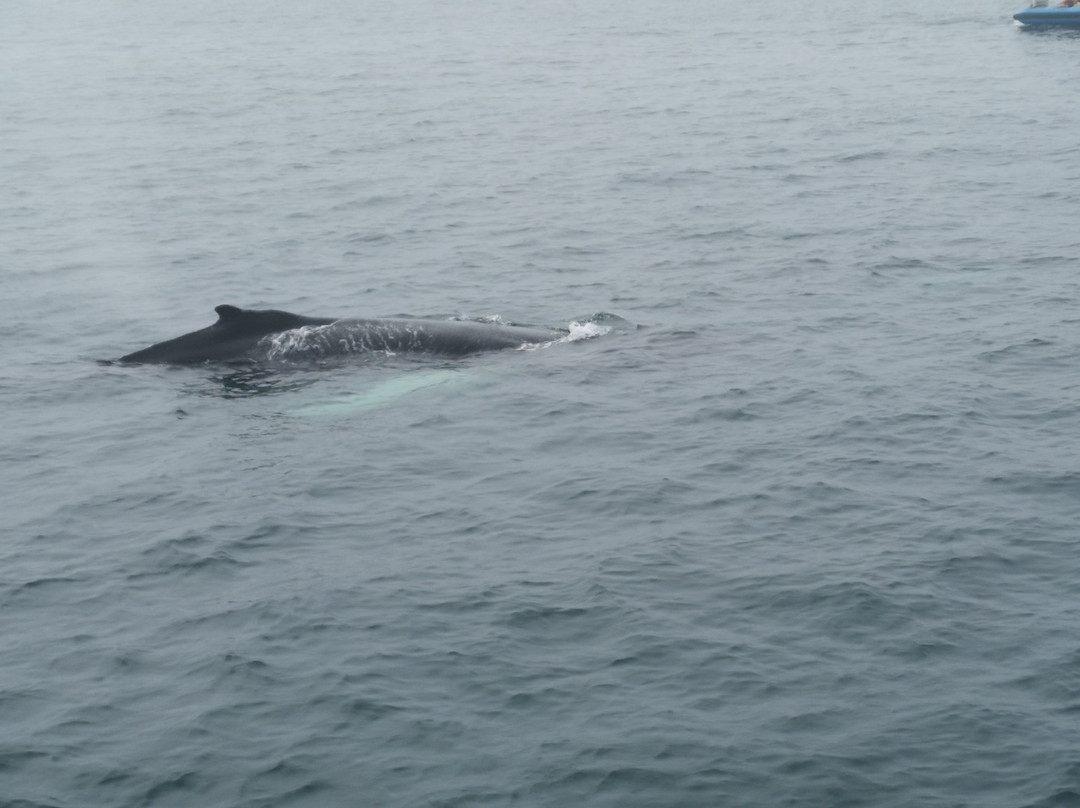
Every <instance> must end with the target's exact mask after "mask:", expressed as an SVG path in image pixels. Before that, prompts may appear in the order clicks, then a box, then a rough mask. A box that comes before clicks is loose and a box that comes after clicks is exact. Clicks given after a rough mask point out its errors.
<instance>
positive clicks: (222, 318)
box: [214, 303, 244, 323]
mask: <svg viewBox="0 0 1080 808" xmlns="http://www.w3.org/2000/svg"><path fill="white" fill-rule="evenodd" d="M214 311H216V312H217V316H218V322H219V323H228V322H230V321H232V320H236V319H237V318H239V317H240V315H241V314H243V313H244V310H243V309H239V308H237V307H236V306H230V305H229V304H228V303H226V304H224V305H221V306H216V307H215V308H214Z"/></svg>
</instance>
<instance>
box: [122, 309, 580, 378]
mask: <svg viewBox="0 0 1080 808" xmlns="http://www.w3.org/2000/svg"><path fill="white" fill-rule="evenodd" d="M214 311H216V312H217V315H218V321H217V322H216V323H214V324H213V325H211V326H207V327H206V328H202V329H200V330H198V331H192V332H191V333H190V334H183V335H182V336H179V337H175V338H174V339H170V340H166V341H165V342H159V343H157V344H156V345H151V346H150V347H149V348H144V349H143V350H141V351H135V352H134V353H129V354H128V355H127V356H122V357H120V360H119V361H121V362H132V363H147V364H151V363H154V364H163V363H167V364H178V365H197V364H202V363H203V362H231V361H239V360H250V359H256V358H258V351H257V348H258V347H259V344H260V342H261V341H262V340H263V339H265V338H266V337H271V336H274V335H276V334H282V333H284V332H286V331H292V330H293V329H296V328H302V327H303V326H329V325H334V326H335V329H336V328H337V327H338V326H340V328H341V331H342V333H341V335H340V336H341V338H340V339H338V338H337V337H336V336H335V339H334V340H324V341H323V342H324V346H323V347H324V348H328V349H330V351H332V350H333V348H334V346H335V345H340V346H341V350H342V351H343V352H346V353H350V352H357V351H388V352H391V353H413V352H422V353H430V354H436V355H440V356H466V355H468V354H472V353H478V352H480V351H493V350H500V349H504V348H518V347H520V346H521V345H523V344H527V343H540V342H550V341H551V340H553V339H557V338H558V337H559V336H561V335H560V334H559V333H558V332H555V331H547V330H544V329H540V328H524V327H521V326H509V325H495V324H489V323H477V322H469V321H457V320H350V319H338V318H334V317H304V316H302V315H300V314H292V313H291V312H287V311H277V310H275V309H263V310H256V309H241V308H237V307H236V306H229V305H223V306H218V307H217V308H215V309H214ZM325 352H328V351H326V350H324V351H322V353H325ZM264 353H265V352H264Z"/></svg>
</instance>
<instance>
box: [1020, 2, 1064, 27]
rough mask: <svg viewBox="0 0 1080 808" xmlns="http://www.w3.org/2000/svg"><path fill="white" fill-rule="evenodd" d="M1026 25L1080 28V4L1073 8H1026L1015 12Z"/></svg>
mask: <svg viewBox="0 0 1080 808" xmlns="http://www.w3.org/2000/svg"><path fill="white" fill-rule="evenodd" d="M1013 19H1014V20H1016V21H1017V22H1020V23H1023V24H1024V25H1033V26H1034V25H1065V26H1072V27H1075V28H1080V6H1073V7H1072V8H1025V9H1024V10H1023V11H1018V12H1016V13H1015V14H1013Z"/></svg>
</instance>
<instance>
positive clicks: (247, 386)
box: [190, 365, 317, 398]
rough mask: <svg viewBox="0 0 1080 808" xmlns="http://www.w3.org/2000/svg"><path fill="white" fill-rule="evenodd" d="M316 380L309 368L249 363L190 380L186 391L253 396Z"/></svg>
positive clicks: (301, 385)
mask: <svg viewBox="0 0 1080 808" xmlns="http://www.w3.org/2000/svg"><path fill="white" fill-rule="evenodd" d="M316 381H317V377H316V376H315V375H314V373H312V372H311V371H310V370H303V369H297V368H268V367H261V366H255V365H253V366H250V367H245V368H242V369H236V370H231V371H229V372H227V373H214V374H212V375H210V376H207V377H206V378H205V379H202V380H200V381H199V382H196V383H193V384H192V385H191V388H190V392H191V393H193V394H195V395H200V396H215V397H218V398H254V397H255V396H270V395H277V394H279V393H288V392H292V391H295V390H301V389H303V388H305V387H307V386H308V385H310V384H314V383H315V382H316Z"/></svg>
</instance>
